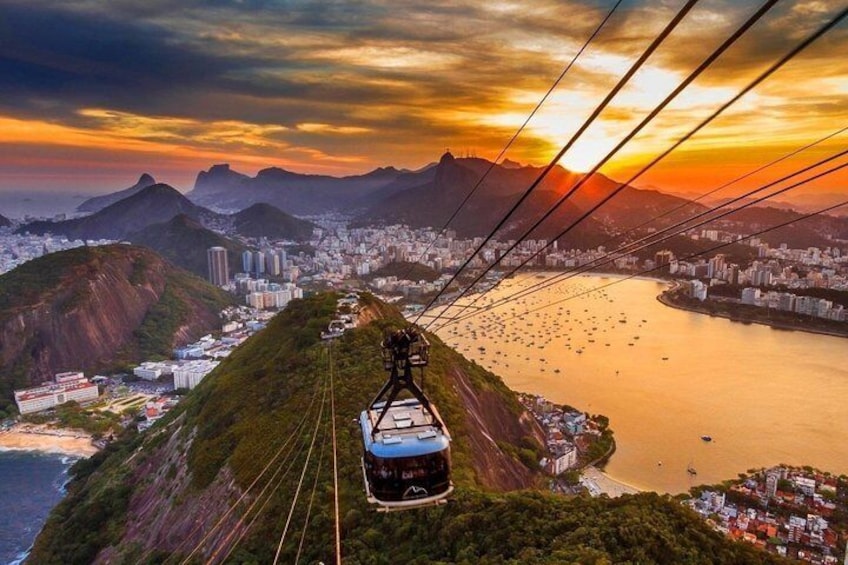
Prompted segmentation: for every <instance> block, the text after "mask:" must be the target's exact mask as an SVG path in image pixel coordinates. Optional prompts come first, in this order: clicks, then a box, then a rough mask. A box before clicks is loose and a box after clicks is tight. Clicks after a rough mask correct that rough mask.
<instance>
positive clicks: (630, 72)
mask: <svg viewBox="0 0 848 565" xmlns="http://www.w3.org/2000/svg"><path fill="white" fill-rule="evenodd" d="M697 3H698V0H687V2H686V3H685V5H684V6H683V7H682V8H680V10H679V11H678V12H677V14H676V15H675V16H674V18H672V20H671V21H670V22H669V23H668V24H667V25H666V26H665V28H663V30H662V31H661V32H660V34H659V35H658V36H657V37H656V38H654V40H653V41H652V42H651V44H650V45H649V46H648V48H647V49H646V50H645V51H644V52H643V53H642V54H641V55H640V56H639V58H638V59H637V60H636V61H635V62H634V63H633V64H632V65H631V66H630V68H629V69H628V70H627V72H626V73H625V74H624V76H622V77H621V79H619V81H618V83H617V84H616V85H615V86H614V87H613V88H612V90H611V91H610V92H609V93H608V94H607V96H606V97H605V98H604V99H603V100H602V101H601V103H600V104H599V105H598V106H597V107H596V108H595V110H594V111H593V112H592V114H591V115H590V116H589V117H588V118H587V119H586V120H585V121H584V123H583V124H582V125H581V126H580V128H578V130H577V131H576V132H575V133H574V135H572V137H571V139H569V141H568V142H567V143H566V144H565V145H564V146H563V147H562V149H560V151H559V153H557V155H556V156H555V157H554V158H553V159H552V160H551V162H550V163H549V164H548V165H547V166H546V167H545V168H544V169H543V170H542V172H541V173H540V174H539V175H538V176H537V177H536V180H534V181H533V182H532V183H531V184H530V186H529V187H528V188H527V189H526V190H525V191H524V193H523V194H522V195H521V196H520V197H519V199H518V200H517V201H516V202H515V203H514V204H513V205H512V207H511V208H510V209H509V210H508V211H507V213H506V214H505V215H504V216H503V218H501V220H500V221H499V222H498V223H497V225H495V226H494V228H493V229H492V230H491V232H490V233H489V235H487V236H486V237H485V238H484V239H483V241H482V243H480V245H478V246H477V247H476V249H475V250H474V252H473V253H472V254H471V255H470V256H469V257H468V259H466V260H465V262H464V263H463V264H462V265H461V266H460V268H459V269H458V270H457V272H456V273H455V274H454V275H453V276H452V277H451V278H450V280H448V282H447V283H446V284H445V285H444V286H443V287H442V289H441V290H440V291H439V292H438V293H437V294H436V295H435V296H434V297H433V298H432V299H431V300H430V302H429V303H428V304H427V306H425V308H424V309H423V310H422V312H421V313H419V315H418V317H416V319H415V322H414V323H418V321H419V320H420V319H421V314H423V312H425V311H427V310H428V309H429V308H430V307H431V306H433V304H435V303H436V301H437V300H438V299H439V297H440V296H441V295H442V294H444V292H445V291H446V290H447V289H448V288H449V287H450V285H451V284H452V283H453V282H454V281H455V280H456V279H457V277H458V276H459V275H460V273H462V271H464V270H465V269H466V268H467V267H468V265H469V264H470V263H471V261H472V260H473V259H474V257H476V256H477V254H478V253H479V252H480V251H481V250H482V249H483V247H485V246H486V244H487V243H488V242H489V241H490V240H491V239H492V237H494V235H495V233H497V231H498V230H500V229H501V228H502V227H503V226H504V224H506V222H507V221H508V220H509V218H510V217H512V215H513V214H514V213H515V211H516V210H517V209H518V208H519V207H520V206H521V204H522V203H523V202H524V201H525V200H526V199H527V198H528V197H529V196H530V194H531V193H532V192H533V191H534V190H535V189H536V188H537V187H538V186H539V184H540V183H541V182H542V180H543V179H544V178H545V177H546V176H547V175H548V173H549V172H550V171H551V170H552V169H553V168H554V167H555V166H556V164H557V162H558V161H559V160H560V159H561V158H562V156H563V155H565V153H566V152H567V151H568V150H569V149H570V148H571V147H572V146H573V145H574V143H575V142H576V141H577V139H578V138H579V137H580V136H581V135H583V133H584V132H585V131H586V130H587V129H588V128H589V126H590V125H591V124H592V123H593V122H594V121H595V119H596V118H597V117H598V116H599V115H600V113H601V112H602V111H603V110H604V109H605V108H606V107H607V106H608V105H609V103H610V102H611V101H612V99H613V98H614V97H615V95H616V94H618V92H619V91H620V90H621V89H622V88H624V86H625V85H626V84H627V82H628V81H629V80H630V78H632V77H633V75H634V74H635V73H636V71H638V70H639V68H641V66H642V65H643V64H644V63H645V61H646V60H647V59H648V58H649V57H650V56H651V55H652V54H653V53H654V51H656V50H657V48H658V47H659V46H660V45H661V44H662V42H663V41H664V40H665V39H666V38H667V37H668V36H669V35H670V34H671V32H672V31H674V29H675V28H676V27H677V26H678V24H679V23H680V22H681V21H682V20H683V18H684V17H685V16H686V14H688V13H689V11H690V10H691V9H692V8H693V7H694V6H695V4H697ZM431 323H432V322H431Z"/></svg>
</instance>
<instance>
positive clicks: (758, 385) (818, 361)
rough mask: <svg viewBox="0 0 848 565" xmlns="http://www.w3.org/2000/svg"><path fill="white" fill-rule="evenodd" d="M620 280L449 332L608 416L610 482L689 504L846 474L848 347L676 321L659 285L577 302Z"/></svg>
mask: <svg viewBox="0 0 848 565" xmlns="http://www.w3.org/2000/svg"><path fill="white" fill-rule="evenodd" d="M540 277H542V275H537V276H533V277H530V278H524V279H523V280H520V281H506V282H505V283H503V284H502V285H501V287H498V289H496V290H495V291H493V292H491V293H489V295H491V296H489V295H487V299H485V300H481V304H482V303H484V302H490V301H491V300H494V299H497V298H498V297H501V296H505V295H507V294H509V293H511V292H514V291H515V290H517V289H519V288H522V287H524V286H526V285H529V284H532V283H537V282H539V281H540ZM617 280H618V279H616V278H614V277H601V276H584V277H578V278H574V279H571V280H570V281H567V282H566V283H564V284H562V285H557V286H554V287H552V288H550V289H548V290H545V291H543V292H540V293H536V294H533V295H530V296H528V297H527V298H526V299H524V300H521V301H517V302H513V303H510V304H507V305H504V306H502V307H500V308H499V309H497V310H493V311H492V312H489V313H487V314H481V315H479V316H476V317H474V318H471V319H470V320H468V321H465V322H461V323H460V324H459V325H458V326H452V327H448V328H445V329H443V330H440V331H439V332H438V333H439V335H440V336H441V337H442V338H443V339H444V340H445V341H447V342H448V343H451V344H454V345H456V346H457V347H458V348H459V350H460V351H462V352H463V353H464V354H465V355H466V356H468V357H469V358H472V359H475V360H476V361H477V362H479V363H481V364H482V365H484V366H486V367H488V368H490V369H492V370H493V371H494V372H496V373H498V374H499V375H501V376H502V377H503V379H504V381H505V382H506V383H507V385H509V386H510V388H512V389H514V390H518V391H526V392H532V393H537V394H541V395H544V396H545V397H547V398H548V399H549V400H552V401H554V402H557V403H565V404H570V405H572V406H575V407H577V408H579V409H582V410H585V411H588V412H591V413H600V414H605V415H607V416H609V418H610V420H611V425H612V427H613V429H614V430H615V435H616V441H617V445H618V451H616V453H615V455H614V456H613V457H612V459H611V461H610V462H609V464H608V465H607V467H606V471H607V472H608V473H609V474H610V475H611V476H612V477H613V478H616V479H618V480H621V481H623V482H626V483H628V484H631V485H633V486H635V487H637V488H641V489H647V490H655V491H658V492H672V493H676V492H683V491H685V490H687V489H688V488H689V487H690V486H693V485H695V484H701V483H715V482H719V481H722V480H725V479H730V478H735V477H736V475H737V474H738V473H740V472H744V471H746V470H747V469H749V468H753V467H763V466H770V465H775V464H777V463H789V464H798V465H806V464H809V465H813V466H814V467H818V468H821V469H824V470H829V471H832V472H836V473H848V449H845V445H848V418H846V402H848V400H846V399H848V340H846V339H844V338H837V337H828V336H822V335H815V334H808V333H803V332H790V331H782V330H773V329H771V328H769V327H766V326H760V325H745V324H741V323H735V322H730V321H729V320H724V319H720V318H711V317H709V316H706V315H703V314H696V313H690V312H685V311H681V310H677V309H673V308H669V307H666V306H663V305H662V304H660V303H659V302H658V301H657V300H656V296H657V294H659V293H660V292H661V291H662V290H663V289H664V288H665V285H664V284H663V283H659V282H656V281H649V280H635V279H634V280H626V281H622V282H620V283H619V284H612V285H611V286H609V287H608V288H605V289H603V290H601V291H597V292H593V293H590V294H587V295H585V296H576V295H577V294H579V293H581V292H585V291H587V290H589V289H593V288H597V287H600V286H602V285H610V283H613V282H615V281H617ZM562 300H564V301H563V302H561V303H560V304H558V305H554V306H550V307H548V308H545V309H543V310H540V311H538V312H531V313H529V314H526V315H524V316H522V317H521V319H518V318H516V319H512V320H508V318H510V317H511V316H513V315H516V314H519V313H523V312H525V311H527V310H532V309H534V308H539V307H541V306H545V305H548V304H551V303H554V302H556V301H562ZM454 332H455V333H454ZM481 346H483V347H485V351H482V350H480V349H479V347H481ZM702 435H709V436H712V438H713V441H712V442H710V443H707V442H704V441H703V440H702V439H701V436H702ZM660 462H661V463H662V464H660ZM689 465H691V466H692V467H694V468H695V469H696V470H697V475H696V476H694V477H692V476H690V475H689V473H687V471H686V469H687V467H688V466H689Z"/></svg>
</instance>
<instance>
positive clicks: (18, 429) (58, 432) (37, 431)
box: [0, 424, 99, 458]
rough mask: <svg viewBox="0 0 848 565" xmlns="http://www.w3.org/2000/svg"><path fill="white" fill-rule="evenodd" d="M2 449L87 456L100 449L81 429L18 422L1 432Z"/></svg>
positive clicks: (0, 442) (0, 449)
mask: <svg viewBox="0 0 848 565" xmlns="http://www.w3.org/2000/svg"><path fill="white" fill-rule="evenodd" d="M0 451H5V452H9V451H29V452H36V453H50V454H55V455H67V456H72V457H81V458H87V457H91V456H92V455H94V454H95V453H97V452H98V451H99V449H98V448H97V447H95V446H94V444H93V443H92V437H91V436H90V435H89V434H87V433H85V432H81V431H79V430H69V429H61V428H48V427H46V426H44V425H38V426H34V425H31V424H16V425H15V426H13V427H12V428H11V429H10V430H8V431H4V432H0Z"/></svg>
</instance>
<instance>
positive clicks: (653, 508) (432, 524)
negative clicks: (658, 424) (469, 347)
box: [33, 295, 776, 564]
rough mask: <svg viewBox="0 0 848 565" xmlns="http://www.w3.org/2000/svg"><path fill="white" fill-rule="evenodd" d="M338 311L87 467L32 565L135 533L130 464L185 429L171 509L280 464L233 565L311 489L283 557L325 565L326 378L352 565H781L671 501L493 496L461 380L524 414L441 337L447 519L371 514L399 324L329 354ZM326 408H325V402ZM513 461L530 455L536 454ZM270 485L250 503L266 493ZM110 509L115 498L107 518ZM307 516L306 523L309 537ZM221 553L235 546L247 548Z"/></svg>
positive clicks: (434, 383)
mask: <svg viewBox="0 0 848 565" xmlns="http://www.w3.org/2000/svg"><path fill="white" fill-rule="evenodd" d="M366 300H368V301H371V300H373V299H370V298H367V299H366ZM372 307H373V308H374V309H378V310H381V311H383V312H385V311H386V307H385V306H383V305H380V304H378V303H373V302H372ZM334 309H335V297H333V296H331V295H319V296H315V297H311V298H308V299H306V300H297V301H293V302H292V303H291V304H290V306H289V308H288V309H287V310H286V311H285V312H284V313H283V314H281V315H279V316H277V317H276V318H274V319H273V320H272V322H271V323H270V325H269V327H268V328H267V329H266V330H265V331H264V332H263V333H262V334H260V335H259V336H257V337H256V338H254V339H252V340H250V341H248V342H247V343H246V344H245V345H244V346H242V347H241V348H240V349H239V350H238V351H237V352H236V353H234V354H233V355H232V356H231V357H230V358H229V359H228V360H227V361H225V362H224V363H223V364H222V365H221V366H220V367H219V368H218V369H217V370H216V372H215V373H213V374H212V375H210V376H209V377H207V379H205V380H204V381H203V382H202V383H201V385H200V386H199V387H198V388H197V389H195V391H193V392H192V393H191V394H190V395H189V397H188V398H187V400H186V401H185V402H184V403H183V404H182V405H181V406H180V408H178V409H177V410H176V411H174V412H172V414H171V415H170V416H169V417H167V418H166V419H165V421H164V422H163V423H161V424H159V425H158V426H156V427H154V428H153V429H152V430H151V431H150V432H148V434H151V435H148V436H147V437H146V439H145V441H144V448H143V449H142V450H141V451H138V452H137V454H136V455H133V456H132V457H130V458H129V459H128V455H129V454H130V453H132V452H133V451H134V450H135V447H136V446H137V445H138V444H139V440H138V438H135V437H128V438H126V439H124V440H122V441H121V442H119V444H118V445H116V446H113V447H111V448H110V450H112V451H113V453H104V454H99V455H98V456H96V457H95V458H93V459H92V460H91V461H90V462H86V463H84V464H82V465H78V466H77V468H76V469H75V472H76V473H77V477H76V479H75V480H74V483H73V484H72V485H71V487H70V489H69V495H68V497H67V499H66V500H65V501H64V502H63V503H62V504H61V505H60V507H59V508H58V509H57V510H56V511H55V512H54V513H53V515H52V516H51V519H50V521H49V523H48V525H47V527H46V528H45V532H44V533H42V535H41V536H40V537H39V539H38V541H37V544H36V548H35V550H34V553H33V556H34V558H35V559H36V562H38V563H60V562H61V563H87V562H89V561H90V560H91V558H92V556H93V555H94V554H95V553H96V548H97V546H98V545H99V546H100V547H105V546H106V545H115V544H116V543H117V542H118V539H119V538H120V536H121V531H122V530H123V529H124V528H125V527H126V523H127V519H128V515H127V513H128V512H131V511H132V508H131V506H130V505H128V503H127V498H128V496H130V494H129V493H127V492H126V491H124V490H123V489H122V488H121V487H120V485H127V481H131V480H132V472H131V470H132V469H133V468H134V466H140V465H144V464H146V463H145V462H147V463H149V462H150V461H158V460H159V459H161V458H163V456H164V455H165V454H164V453H162V452H161V451H160V450H161V449H162V448H163V447H162V446H163V443H164V440H165V437H166V435H168V434H169V433H170V429H172V428H170V427H168V426H172V425H174V424H181V423H190V424H191V426H186V425H183V426H182V431H181V432H176V433H178V434H181V435H183V436H184V438H185V439H186V441H188V440H189V438H190V437H193V442H192V444H191V448H190V451H189V457H188V468H189V470H190V471H191V474H192V475H191V477H192V480H191V483H190V486H188V487H187V490H186V491H184V492H181V493H172V494H171V495H170V496H169V497H168V498H166V499H165V500H166V501H167V500H170V504H172V505H175V506H176V507H177V511H178V512H179V505H180V504H181V500H183V499H184V497H186V496H191V494H192V493H200V492H202V491H203V489H205V488H206V487H207V486H208V485H211V484H212V483H214V481H215V480H216V476H218V473H219V471H220V470H221V469H222V468H224V467H225V466H226V467H229V469H230V470H232V472H233V474H234V475H235V480H236V482H237V483H238V484H239V485H241V486H242V487H243V488H246V487H248V486H249V485H250V483H251V482H252V481H253V479H254V478H255V477H256V476H257V475H258V474H259V473H260V471H261V470H262V468H263V467H264V466H265V464H266V462H268V461H269V460H271V457H272V455H273V454H274V453H278V454H280V458H279V459H278V460H277V463H276V464H275V465H273V466H272V470H273V471H275V472H279V476H278V478H277V481H278V482H279V486H278V487H276V488H274V489H269V493H270V494H269V496H267V499H266V498H263V497H262V496H261V495H257V496H259V497H260V498H259V499H258V500H261V501H262V504H261V505H259V506H258V507H257V509H254V510H253V511H250V510H249V509H248V508H247V507H246V505H243V506H240V507H239V510H238V512H239V513H241V514H243V517H244V522H243V523H244V524H251V527H250V530H249V531H248V532H247V535H246V536H245V537H244V538H243V539H241V540H240V543H238V545H237V546H236V547H235V548H234V551H233V553H232V554H231V555H230V558H229V561H228V562H231V563H257V564H258V563H269V562H271V561H273V558H274V553H275V551H276V548H277V544H278V543H279V540H280V536H281V532H282V531H283V529H284V526H285V523H286V522H287V519H288V516H289V512H290V510H292V500H293V497H294V493H295V492H296V490H297V485H298V484H299V483H301V482H302V484H303V485H304V488H303V491H302V492H301V493H300V501H299V503H298V504H297V505H296V506H294V510H293V512H292V514H291V525H292V527H291V531H290V532H289V534H290V535H289V536H288V537H287V538H286V540H285V542H284V543H283V544H282V549H281V554H280V561H281V562H283V563H293V562H295V560H296V559H297V557H300V560H301V561H302V562H304V563H315V562H318V561H323V562H331V561H332V560H333V552H334V549H333V548H334V541H333V516H334V514H333V479H332V459H331V443H330V440H329V438H330V433H331V430H330V426H329V422H330V418H329V410H330V406H329V399H328V398H327V397H326V396H325V394H328V393H329V389H330V376H331V373H332V384H333V386H334V392H335V394H334V399H335V411H336V421H335V422H336V434H337V440H338V449H339V451H338V457H339V460H338V469H339V497H340V508H341V512H340V516H341V522H342V552H343V556H344V562H345V563H350V564H359V563H375V564H377V563H387V564H388V563H420V564H423V563H469V564H471V563H474V564H476V563H516V564H517V563H612V562H616V563H622V562H631V563H651V562H659V563H771V562H776V561H775V560H774V558H773V557H771V556H769V555H768V554H765V553H760V552H758V551H757V550H755V549H753V548H751V547H750V546H747V545H742V544H735V543H732V542H729V541H727V540H725V539H724V538H723V537H722V536H721V535H719V534H718V533H715V532H713V531H711V530H710V529H709V528H708V527H707V526H706V525H704V524H703V523H702V522H701V521H700V520H699V519H698V518H697V517H695V515H694V514H692V513H691V512H689V511H688V510H687V509H685V508H683V507H682V506H680V505H679V504H678V503H677V502H675V501H673V500H671V499H670V498H666V497H660V496H658V495H654V494H645V495H639V496H627V497H624V498H621V499H617V500H608V499H606V498H599V499H592V498H584V497H578V498H564V497H560V496H555V495H552V494H547V493H544V492H519V493H510V494H503V493H495V492H488V491H486V489H484V488H483V487H482V486H481V484H482V483H481V482H480V480H479V476H478V472H479V470H478V469H477V468H476V467H475V462H474V454H473V452H472V448H471V446H470V445H469V440H468V431H469V430H468V429H467V425H468V424H467V423H466V408H465V406H464V405H463V404H462V402H461V400H460V399H459V396H458V393H457V391H456V383H455V375H456V372H457V371H462V372H463V373H465V374H466V375H467V378H468V380H469V381H470V383H471V386H472V387H473V388H474V389H475V390H476V391H477V393H478V394H479V393H482V391H489V392H494V393H496V394H497V395H498V397H500V399H501V401H502V402H504V403H506V405H507V406H508V407H509V410H510V411H512V412H514V414H515V416H517V415H518V414H519V413H520V411H521V408H520V405H519V404H518V402H517V400H516V399H515V397H514V395H513V394H512V393H511V392H510V391H508V389H507V388H506V387H505V385H504V384H503V383H502V382H501V381H500V379H498V378H497V377H495V376H494V375H492V374H491V373H489V372H487V371H485V370H484V369H482V368H481V367H479V366H477V365H476V364H474V363H472V362H469V361H467V360H465V359H463V358H461V357H460V356H459V355H458V354H456V353H455V352H453V351H452V350H450V349H449V348H447V347H446V346H445V345H444V344H442V342H441V341H440V340H438V338H435V337H433V338H432V339H431V341H432V343H433V349H432V352H431V353H432V356H431V364H430V366H429V368H428V371H427V377H426V384H425V386H426V390H427V391H428V392H429V394H430V396H431V398H432V400H433V401H434V402H435V403H436V405H437V406H438V407H439V410H440V412H441V414H442V416H443V417H444V419H445V421H446V423H447V425H448V427H449V429H450V431H451V434H452V436H453V438H454V441H453V446H452V454H453V466H454V481H455V483H456V485H457V491H456V493H455V496H454V497H453V499H452V501H451V502H450V503H449V504H447V505H445V506H442V507H437V508H430V509H424V510H416V511H409V512H400V513H391V514H378V513H375V512H374V511H373V509H372V508H370V507H368V505H367V504H366V502H365V499H364V496H363V487H362V473H361V470H360V467H359V457H360V450H361V437H360V433H359V428H358V426H357V425H356V424H355V423H353V419H354V418H356V417H357V415H358V413H359V411H360V410H362V409H363V408H364V407H365V406H366V405H367V403H368V401H369V400H370V399H371V397H372V396H373V394H374V393H375V391H376V390H377V388H378V387H379V386H380V385H381V384H382V382H383V380H384V378H385V374H384V372H383V369H382V366H381V363H380V360H379V355H378V343H379V341H380V339H381V337H382V335H383V332H384V330H386V329H387V328H389V327H393V326H397V325H399V324H400V323H402V320H401V319H399V318H397V317H394V315H390V317H389V318H386V319H379V320H376V321H374V322H372V323H370V324H369V325H367V326H365V327H364V328H361V329H358V330H356V331H353V332H348V333H346V334H345V335H344V336H343V337H342V338H341V339H339V340H337V341H336V342H334V343H333V345H332V346H330V347H327V346H326V345H324V344H322V343H321V342H320V341H319V340H318V337H317V336H318V332H319V331H320V330H321V329H322V328H323V327H324V326H325V325H326V323H327V322H328V320H329V319H330V317H331V316H332V313H333V311H334ZM325 399H326V404H324V403H323V402H322V401H323V400H325ZM322 405H323V409H322ZM195 426H196V427H195ZM195 432H196V433H195ZM518 447H519V451H520V450H521V449H532V448H533V447H534V446H532V445H530V444H528V445H520V446H518ZM312 448H314V449H313V458H312V463H311V464H310V466H309V467H307V468H306V470H305V471H304V474H303V475H301V472H302V468H303V463H304V461H305V459H306V453H307V452H309V450H310V449H312ZM317 461H321V463H320V466H319V465H318V463H317ZM266 476H267V475H266ZM264 482H265V481H264V479H263V481H260V483H258V485H257V487H256V490H254V491H252V492H254V493H256V492H258V491H259V488H260V487H261V486H263V484H264ZM125 488H131V487H125ZM107 495H108V496H111V497H112V498H111V499H110V500H109V503H108V504H106V499H105V498H104V497H105V496H107ZM163 496H165V495H163ZM161 503H164V504H169V502H160V504H161ZM130 504H131V503H130ZM221 504H222V505H223V504H226V502H225V501H223V500H222V501H221ZM216 510H217V511H220V510H221V509H220V508H217V509H216ZM307 513H308V514H309V525H308V527H307V528H305V529H302V528H303V525H304V524H305V523H306V516H307ZM301 536H302V537H301ZM227 539H228V540H229V542H230V544H232V542H234V541H236V540H238V539H240V538H237V537H235V538H234V537H227ZM190 549H191V548H190V546H189V545H186V546H185V547H182V546H181V547H180V548H179V549H178V551H177V553H178V554H179V555H181V556H186V555H187V554H188V553H189V551H190ZM205 549H206V550H208V549H210V548H208V547H207V548H205ZM117 551H118V555H119V556H120V558H116V559H113V560H112V562H116V563H136V562H154V563H156V562H163V561H164V560H165V559H166V558H168V554H167V553H155V552H143V551H142V550H141V549H140V547H139V546H138V544H137V543H136V542H131V543H126V544H123V545H119V546H118V547H117ZM168 562H171V563H172V562H175V560H174V559H169V561H168ZM198 562H199V561H198Z"/></svg>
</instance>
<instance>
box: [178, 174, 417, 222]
mask: <svg viewBox="0 0 848 565" xmlns="http://www.w3.org/2000/svg"><path fill="white" fill-rule="evenodd" d="M421 175H425V176H426V175H427V171H426V170H425V171H421V172H418V173H410V172H409V171H402V170H398V169H395V168H394V167H385V168H380V169H375V170H373V171H371V172H370V173H367V174H364V175H354V176H347V177H341V178H339V177H331V176H326V175H307V174H299V173H293V172H290V171H286V170H285V169H280V168H277V167H271V168H268V169H263V170H261V171H259V172H258V173H257V175H256V176H255V177H249V176H247V175H244V174H241V173H238V172H236V171H233V170H232V169H230V166H229V165H227V164H221V165H215V166H213V167H211V168H210V169H209V170H208V171H201V172H200V173H199V174H198V175H197V180H196V181H195V184H194V189H193V190H192V191H191V192H189V193H188V194H187V196H188V197H189V198H190V199H191V200H192V201H194V202H197V203H198V204H200V205H203V206H207V207H211V208H215V209H221V210H241V209H243V208H246V207H247V206H250V205H252V204H258V203H263V202H264V203H267V204H271V205H273V206H276V207H278V208H280V209H282V210H285V211H287V212H288V213H290V214H296V215H310V214H321V213H325V212H327V211H343V210H350V209H352V208H361V207H363V206H365V205H368V204H370V203H372V202H374V201H375V200H379V199H381V198H384V197H385V196H386V195H387V194H390V193H392V192H394V191H398V190H402V189H404V188H408V187H411V186H414V185H415V184H417V183H419V182H420V181H421Z"/></svg>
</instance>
